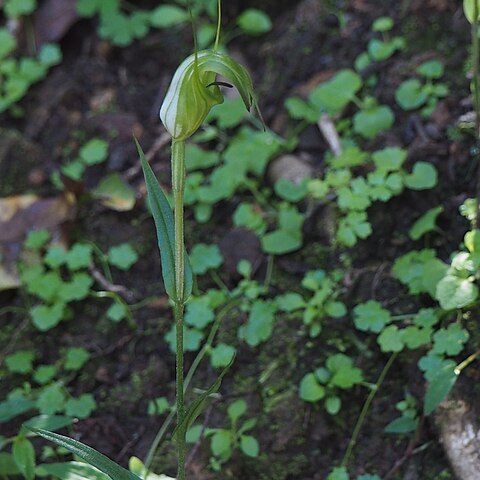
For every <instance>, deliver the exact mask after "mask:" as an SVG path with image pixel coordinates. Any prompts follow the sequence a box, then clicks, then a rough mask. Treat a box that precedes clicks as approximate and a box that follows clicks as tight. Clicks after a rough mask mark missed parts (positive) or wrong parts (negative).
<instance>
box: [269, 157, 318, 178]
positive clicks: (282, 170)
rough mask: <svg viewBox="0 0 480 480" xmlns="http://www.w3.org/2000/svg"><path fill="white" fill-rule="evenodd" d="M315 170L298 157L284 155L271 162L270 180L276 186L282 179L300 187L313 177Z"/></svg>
mask: <svg viewBox="0 0 480 480" xmlns="http://www.w3.org/2000/svg"><path fill="white" fill-rule="evenodd" d="M312 175H313V168H312V166H311V165H310V164H309V163H307V162H306V161H305V160H303V159H301V158H300V157H297V156H296V155H290V154H287V155H282V156H281V157H278V158H276V159H275V160H273V161H272V162H270V167H269V169H268V179H269V181H270V182H271V183H272V184H275V183H276V182H277V181H278V180H280V179H281V178H284V179H286V180H289V181H290V182H292V183H294V184H295V185H300V184H301V183H302V180H303V179H305V178H309V177H312Z"/></svg>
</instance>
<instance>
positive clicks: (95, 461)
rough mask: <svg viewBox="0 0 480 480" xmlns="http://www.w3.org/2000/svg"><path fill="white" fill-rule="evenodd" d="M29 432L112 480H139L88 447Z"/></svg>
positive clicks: (49, 435)
mask: <svg viewBox="0 0 480 480" xmlns="http://www.w3.org/2000/svg"><path fill="white" fill-rule="evenodd" d="M29 430H31V431H32V432H34V433H36V434H37V435H40V436H41V437H43V438H45V439H47V440H50V441H51V442H53V443H56V444H57V445H59V446H61V447H63V448H66V449H67V450H69V451H70V452H72V453H73V454H74V455H77V456H78V457H80V458H81V459H83V460H85V461H86V462H87V463H89V464H90V465H93V466H94V467H96V468H98V469H99V470H100V471H101V472H103V473H105V474H107V475H108V476H109V477H110V478H111V479H112V480H141V478H140V477H138V476H137V475H134V474H133V473H131V472H129V471H128V470H126V469H125V468H123V467H121V466H120V465H118V464H117V463H115V462H114V461H113V460H110V459H109V458H108V457H106V456H105V455H103V454H101V453H99V452H97V451H96V450H94V449H93V448H92V447H89V446H88V445H84V444H83V443H80V442H77V441H76V440H73V439H71V438H68V437H65V436H63V435H59V434H58V433H52V432H49V431H47V430H40V429H38V428H29Z"/></svg>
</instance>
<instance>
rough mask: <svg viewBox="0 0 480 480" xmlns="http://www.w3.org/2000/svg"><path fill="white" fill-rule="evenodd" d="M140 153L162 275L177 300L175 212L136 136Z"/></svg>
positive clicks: (166, 288) (170, 294)
mask: <svg viewBox="0 0 480 480" xmlns="http://www.w3.org/2000/svg"><path fill="white" fill-rule="evenodd" d="M135 144H136V145H137V150H138V155H139V156H140V161H141V163H142V170H143V175H144V177H145V184H146V186H147V193H148V201H149V203H150V209H151V211H152V215H153V219H154V221H155V226H156V227H157V238H158V248H159V250H160V260H161V262H162V275H163V281H164V283H165V290H166V291H167V295H168V296H169V297H170V298H171V299H173V300H175V298H176V288H175V257H174V245H175V229H174V223H173V212H172V208H171V207H170V204H169V203H168V200H167V197H166V196H165V194H164V193H163V192H162V189H161V188H160V185H159V184H158V181H157V178H156V177H155V174H154V173H153V170H152V168H151V167H150V164H149V163H148V161H147V159H146V158H145V154H144V153H143V150H142V147H141V146H140V144H139V143H138V141H137V139H136V138H135Z"/></svg>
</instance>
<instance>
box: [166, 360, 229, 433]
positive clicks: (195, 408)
mask: <svg viewBox="0 0 480 480" xmlns="http://www.w3.org/2000/svg"><path fill="white" fill-rule="evenodd" d="M234 361H235V355H234V356H233V357H232V359H231V360H230V363H229V364H228V365H227V366H226V367H225V368H224V369H223V370H222V373H220V375H219V376H218V378H217V379H216V380H215V382H214V383H213V384H212V385H211V386H210V388H209V389H208V390H206V391H205V392H203V393H202V394H201V395H200V396H199V397H198V398H197V399H196V400H195V401H194V402H193V403H192V405H190V407H189V408H188V410H187V411H186V413H185V416H184V417H183V421H182V423H179V424H178V425H177V426H176V427H175V430H174V431H173V434H172V436H173V437H175V435H177V434H178V433H180V432H183V433H182V434H184V433H185V432H186V431H187V430H188V429H189V428H190V427H191V426H192V424H193V422H194V421H195V420H196V419H197V417H198V416H199V415H200V414H201V413H202V411H203V410H204V409H205V406H206V403H207V400H208V397H209V396H210V395H212V394H213V393H216V392H218V390H219V389H220V385H221V384H222V380H223V377H224V376H225V374H226V373H227V372H228V370H229V369H230V367H231V366H232V365H233V362H234Z"/></svg>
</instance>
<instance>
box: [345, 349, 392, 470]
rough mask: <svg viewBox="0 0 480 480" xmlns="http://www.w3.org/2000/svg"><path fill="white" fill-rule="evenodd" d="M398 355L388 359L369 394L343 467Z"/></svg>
mask: <svg viewBox="0 0 480 480" xmlns="http://www.w3.org/2000/svg"><path fill="white" fill-rule="evenodd" d="M397 355H398V352H395V353H393V354H392V356H391V357H390V358H389V359H388V362H387V363H386V364H385V366H384V367H383V370H382V371H381V373H380V376H379V377H378V380H377V383H376V384H375V385H374V386H373V387H372V389H371V390H370V393H369V394H368V397H367V399H366V400H365V403H364V404H363V408H362V411H361V412H360V415H359V417H358V420H357V423H356V424H355V428H354V429H353V433H352V437H351V438H350V442H349V443H348V447H347V451H346V452H345V455H344V457H343V460H342V463H341V466H342V467H346V466H347V464H348V461H349V460H350V456H351V455H352V452H353V447H355V444H356V443H357V440H358V435H359V434H360V430H361V429H362V426H363V422H364V421H365V418H366V417H367V414H368V411H369V410H370V405H371V404H372V402H373V399H374V398H375V395H376V394H377V392H378V391H379V390H380V387H381V386H382V383H383V381H384V380H385V377H386V376H387V373H388V371H389V370H390V367H391V366H392V364H393V362H394V360H395V358H397Z"/></svg>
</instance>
